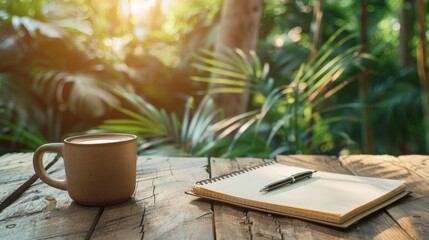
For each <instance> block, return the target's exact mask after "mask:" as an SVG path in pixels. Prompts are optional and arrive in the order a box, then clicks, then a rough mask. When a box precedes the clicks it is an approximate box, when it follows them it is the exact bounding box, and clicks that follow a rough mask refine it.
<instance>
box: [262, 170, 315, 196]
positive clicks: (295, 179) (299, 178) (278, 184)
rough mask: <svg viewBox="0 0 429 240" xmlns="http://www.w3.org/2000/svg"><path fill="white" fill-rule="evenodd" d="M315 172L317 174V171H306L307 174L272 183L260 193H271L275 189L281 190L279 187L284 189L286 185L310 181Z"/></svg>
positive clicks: (294, 175) (295, 175)
mask: <svg viewBox="0 0 429 240" xmlns="http://www.w3.org/2000/svg"><path fill="white" fill-rule="evenodd" d="M315 172H317V170H311V171H305V172H300V173H296V174H293V175H291V176H289V177H287V178H284V179H280V180H278V181H275V182H272V183H270V184H268V185H266V186H265V187H263V188H262V189H261V190H260V191H259V192H268V191H271V190H273V189H276V188H279V187H282V186H285V185H290V184H292V183H295V182H298V181H302V180H305V179H309V178H311V177H312V176H313V173H315Z"/></svg>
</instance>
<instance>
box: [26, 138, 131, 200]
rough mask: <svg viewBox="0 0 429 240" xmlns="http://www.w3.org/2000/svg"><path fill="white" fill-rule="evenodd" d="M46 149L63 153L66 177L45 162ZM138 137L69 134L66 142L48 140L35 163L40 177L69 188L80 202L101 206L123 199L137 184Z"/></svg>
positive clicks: (34, 159) (70, 192)
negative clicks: (48, 169) (48, 168)
mask: <svg viewBox="0 0 429 240" xmlns="http://www.w3.org/2000/svg"><path fill="white" fill-rule="evenodd" d="M45 152H57V153H60V154H61V155H62V157H63V159H64V168H65V173H66V174H65V175H66V178H65V179H64V180H59V179H55V178H52V177H51V176H49V175H48V173H47V172H46V170H45V168H44V166H43V155H44V153H45ZM136 164H137V137H136V136H135V135H131V134H119V133H106V134H92V135H82V136H74V137H69V138H66V139H65V140H64V142H63V143H48V144H45V145H42V146H40V147H39V148H38V149H37V150H36V151H35V153H34V156H33V166H34V170H35V171H36V173H37V175H38V176H39V178H40V179H41V180H42V181H43V182H45V183H47V184H49V185H51V186H53V187H56V188H59V189H62V190H66V191H68V193H69V195H70V197H71V198H72V199H73V200H75V201H76V202H77V203H79V204H82V205H89V206H102V205H109V204H115V203H119V202H123V201H125V200H127V199H129V198H130V197H131V195H132V194H133V193H134V190H135V186H136Z"/></svg>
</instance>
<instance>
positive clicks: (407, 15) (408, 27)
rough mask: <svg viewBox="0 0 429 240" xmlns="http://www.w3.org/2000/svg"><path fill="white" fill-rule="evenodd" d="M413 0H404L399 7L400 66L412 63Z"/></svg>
mask: <svg viewBox="0 0 429 240" xmlns="http://www.w3.org/2000/svg"><path fill="white" fill-rule="evenodd" d="M412 11H413V0H404V2H403V6H402V9H401V14H400V17H399V21H400V23H401V28H400V31H399V61H400V65H401V66H402V67H406V66H409V65H410V64H412V63H413V57H412V56H411V47H410V42H411V36H412V30H413V23H414V21H413V19H412V16H413V14H412Z"/></svg>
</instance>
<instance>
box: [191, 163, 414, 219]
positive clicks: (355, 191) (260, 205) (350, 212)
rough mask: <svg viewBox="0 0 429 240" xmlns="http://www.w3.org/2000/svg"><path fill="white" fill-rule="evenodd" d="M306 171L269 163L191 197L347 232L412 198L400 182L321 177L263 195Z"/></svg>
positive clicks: (202, 187)
mask: <svg viewBox="0 0 429 240" xmlns="http://www.w3.org/2000/svg"><path fill="white" fill-rule="evenodd" d="M306 170H310V169H304V168H299V167H292V166H287V165H284V164H279V163H274V162H270V163H266V164H263V165H260V166H257V167H252V168H249V169H244V170H241V171H236V172H233V173H230V174H227V175H223V176H219V177H215V178H210V179H206V180H202V181H198V182H197V183H196V184H195V185H194V187H193V188H192V190H191V192H189V194H192V195H196V196H199V197H202V198H208V199H212V200H217V201H221V202H226V203H230V204H234V205H238V206H243V207H247V208H250V209H255V210H260V211H265V212H269V213H274V214H280V215H285V216H291V217H297V218H301V219H306V220H310V221H315V222H319V223H323V224H328V225H332V226H337V227H344V228H345V227H348V226H350V225H351V224H353V223H354V222H356V221H357V220H359V219H361V218H363V217H364V216H366V215H368V214H370V213H372V212H374V211H376V210H378V209H380V208H382V207H384V206H386V205H388V204H390V203H392V202H394V201H396V200H398V199H399V198H401V197H403V196H405V195H407V194H408V192H406V191H405V185H404V181H401V180H390V179H380V178H370V177H360V176H352V175H344V174H336V173H329V172H321V171H318V172H316V173H314V174H313V177H312V178H310V179H307V180H303V181H299V182H296V183H294V184H292V185H288V186H285V187H281V188H278V189H275V190H272V191H269V192H260V190H261V189H262V188H263V187H264V186H265V185H267V184H269V183H271V182H274V181H277V180H279V179H282V178H285V177H287V176H289V175H292V174H295V173H298V172H302V171H306Z"/></svg>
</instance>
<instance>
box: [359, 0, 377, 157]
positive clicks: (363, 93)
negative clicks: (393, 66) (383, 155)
mask: <svg viewBox="0 0 429 240" xmlns="http://www.w3.org/2000/svg"><path fill="white" fill-rule="evenodd" d="M360 8H361V9H360V10H361V11H360V12H361V19H360V20H361V25H360V44H361V45H362V51H363V52H368V37H367V34H368V33H367V22H368V17H367V15H368V11H367V2H366V0H361V6H360ZM368 89H369V81H368V74H367V73H365V74H364V75H363V76H362V77H361V78H360V80H359V98H360V102H361V103H362V104H363V105H364V106H363V107H362V111H361V137H362V143H363V144H362V145H363V146H362V147H363V152H364V153H374V143H373V139H374V138H373V131H372V125H371V121H370V120H369V116H370V108H369V106H368V101H367V98H368V97H367V96H368Z"/></svg>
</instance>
